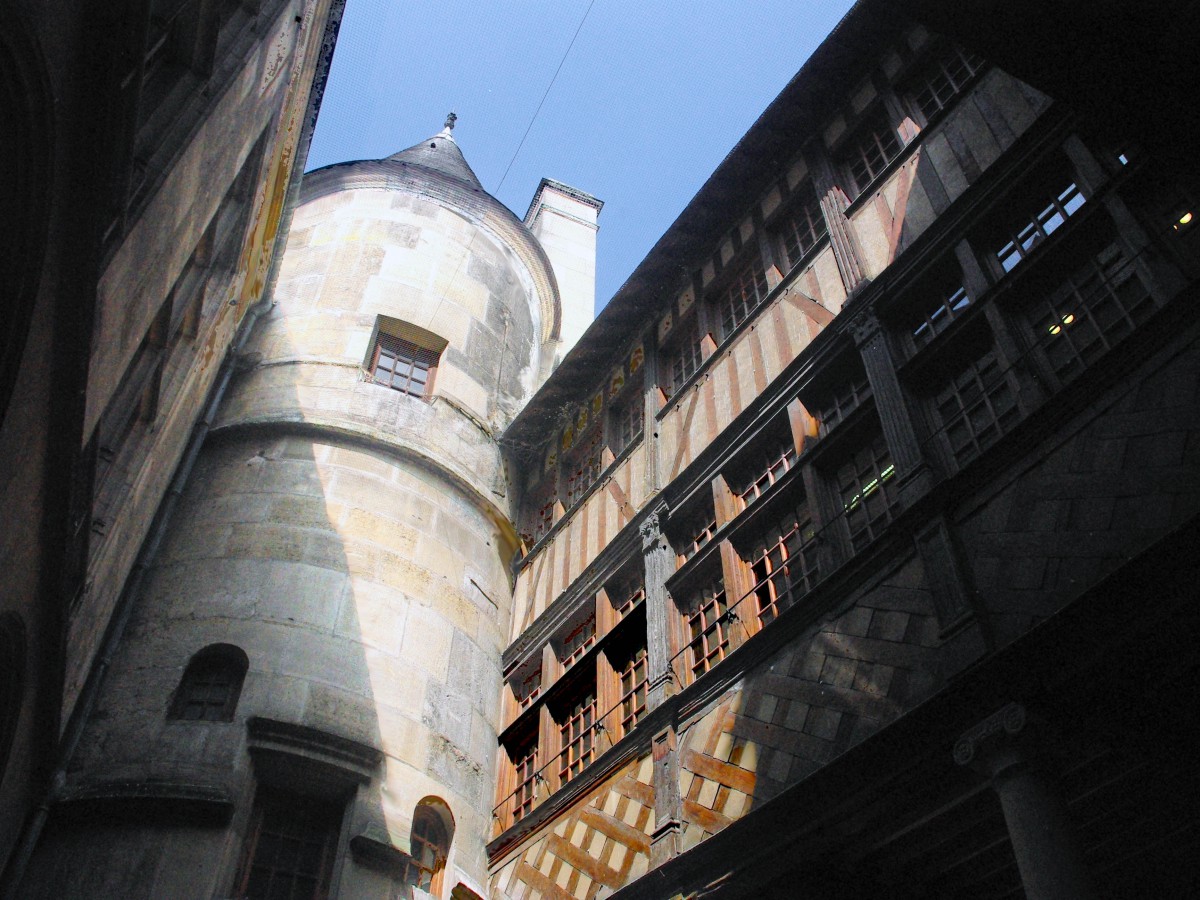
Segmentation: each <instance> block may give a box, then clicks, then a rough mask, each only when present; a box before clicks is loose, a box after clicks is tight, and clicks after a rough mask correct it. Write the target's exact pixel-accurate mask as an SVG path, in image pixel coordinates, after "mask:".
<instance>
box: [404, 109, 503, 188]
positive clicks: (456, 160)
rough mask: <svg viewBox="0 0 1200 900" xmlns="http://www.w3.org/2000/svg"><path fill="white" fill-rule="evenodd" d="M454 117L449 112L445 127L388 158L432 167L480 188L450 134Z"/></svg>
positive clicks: (477, 180) (428, 167) (480, 185)
mask: <svg viewBox="0 0 1200 900" xmlns="http://www.w3.org/2000/svg"><path fill="white" fill-rule="evenodd" d="M456 118H457V116H455V115H454V114H453V113H451V114H450V116H449V117H448V118H447V119H446V127H445V128H443V129H442V130H441V131H439V132H438V133H437V134H435V135H434V136H433V137H431V138H428V139H427V140H424V141H421V143H419V144H413V145H412V146H411V147H409V148H408V149H407V150H401V151H400V152H399V153H393V154H392V155H391V156H389V157H388V159H395V160H399V161H400V162H406V163H413V164H415V165H418V166H424V167H425V168H427V169H434V170H435V171H438V172H441V173H442V174H443V175H449V176H451V177H452V178H457V179H459V180H460V181H465V182H467V184H470V185H473V186H475V187H477V188H482V187H483V185H482V184H480V183H479V179H478V178H476V177H475V173H474V172H472V171H471V167H470V166H469V165H467V160H466V158H465V157H464V156H463V154H462V151H461V150H459V149H458V144H456V143H455V142H454V138H453V137H452V136H451V134H450V131H451V129H453V128H454V120H455V119H456Z"/></svg>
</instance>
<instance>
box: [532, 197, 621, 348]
mask: <svg viewBox="0 0 1200 900" xmlns="http://www.w3.org/2000/svg"><path fill="white" fill-rule="evenodd" d="M603 206H604V203H603V201H601V200H597V199H596V198H595V197H593V196H592V195H591V194H586V193H584V192H583V191H581V190H577V189H576V188H573V187H571V186H570V185H566V184H563V183H562V182H559V181H554V180H553V179H550V178H543V179H542V183H541V184H539V185H538V189H537V191H536V193H534V195H533V202H531V203H530V204H529V212H527V213H525V225H526V226H527V227H528V228H529V230H530V231H532V232H533V235H534V237H536V238H537V239H538V241H539V242H540V243H541V245H542V248H543V249H544V250H545V251H546V256H548V257H549V258H550V265H551V266H553V267H554V277H555V278H556V279H557V280H558V291H559V295H560V297H561V299H562V325H561V328H560V330H559V334H560V336H561V343H560V344H559V346H558V348H557V353H556V355H557V357H558V358H559V359H561V358H562V357H563V356H565V355H566V353H567V351H568V350H570V349H571V347H573V346H574V345H575V342H576V341H577V340H579V336H580V335H582V334H583V332H584V331H585V330H586V329H587V327H588V325H590V324H591V322H592V319H593V318H595V307H596V231H597V230H598V228H599V225H598V224H597V219H598V218H599V216H600V210H601V209H602V208H603Z"/></svg>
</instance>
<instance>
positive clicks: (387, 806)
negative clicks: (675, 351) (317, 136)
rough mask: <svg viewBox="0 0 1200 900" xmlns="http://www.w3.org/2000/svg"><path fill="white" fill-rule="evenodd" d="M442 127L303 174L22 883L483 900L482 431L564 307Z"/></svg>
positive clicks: (486, 499) (495, 575)
mask: <svg viewBox="0 0 1200 900" xmlns="http://www.w3.org/2000/svg"><path fill="white" fill-rule="evenodd" d="M452 127H453V120H452V119H451V120H448V122H447V127H446V128H445V130H443V131H442V132H441V133H439V134H437V135H435V136H434V137H431V138H429V139H428V140H426V141H423V142H421V143H420V144H417V145H416V146H414V147H411V148H409V149H408V150H405V151H403V152H400V153H397V154H395V155H393V156H391V157H388V158H387V159H382V160H373V161H359V162H350V163H344V164H339V165H334V166H330V167H328V168H325V169H321V170H318V171H316V172H313V173H310V174H309V175H308V176H306V177H305V179H304V183H303V188H302V193H301V197H300V200H299V203H298V206H297V208H296V212H295V217H294V220H293V223H292V229H291V234H290V238H289V242H288V246H287V251H286V253H285V255H284V258H283V263H282V267H281V272H280V277H279V281H278V287H277V289H276V292H275V304H274V307H273V308H272V309H271V310H270V311H268V312H266V313H264V314H263V317H262V318H261V319H260V320H259V322H258V324H257V326H256V328H255V330H254V332H253V334H252V336H251V338H250V340H249V342H248V344H247V345H246V346H245V348H244V349H243V350H242V363H243V365H242V367H241V372H240V374H238V375H237V376H236V377H235V378H234V380H233V382H232V385H231V386H230V388H229V390H228V393H227V394H226V396H225V397H224V400H223V402H222V404H221V406H220V409H219V413H218V415H217V417H216V420H215V422H214V423H213V426H212V431H211V434H210V437H209V439H208V441H207V442H206V443H205V445H204V447H203V450H202V451H201V453H200V455H199V458H198V459H197V461H196V464H195V469H194V471H193V473H192V475H191V477H190V479H189V481H188V484H187V487H186V492H185V494H184V495H183V498H182V502H181V503H180V504H179V510H180V511H179V513H178V514H177V515H176V517H175V520H174V522H173V523H172V526H171V530H170V532H169V534H168V536H167V538H166V542H165V544H164V546H163V549H162V551H161V552H160V554H159V557H158V560H157V562H156V564H155V567H154V568H153V570H152V571H151V572H150V574H149V576H148V578H147V580H146V582H145V587H144V589H143V590H142V592H141V596H140V597H139V598H138V602H137V604H136V606H135V611H134V613H133V619H132V621H131V622H130V626H129V630H128V632H127V637H126V639H125V641H124V642H123V645H122V648H121V650H120V652H119V654H118V655H117V657H116V658H115V659H114V660H113V663H112V668H111V671H110V675H109V677H108V679H107V682H106V685H105V688H104V691H103V695H102V696H101V698H100V700H99V703H98V707H97V710H98V711H97V714H96V715H95V716H94V717H93V721H92V724H91V725H90V729H89V733H88V734H87V735H86V736H85V738H84V741H83V746H82V747H81V750H80V752H79V754H78V755H77V757H76V761H75V766H74V769H73V771H72V772H71V775H70V778H69V782H70V783H69V785H68V786H67V793H68V796H70V797H73V798H75V799H76V801H77V802H75V803H68V804H66V805H65V806H66V807H68V808H71V807H73V808H74V809H75V810H76V812H74V813H72V814H69V815H64V816H60V817H59V819H58V820H57V824H56V825H55V827H53V828H52V829H51V830H50V832H49V833H48V834H47V837H46V840H45V841H44V842H43V844H42V848H41V850H40V851H39V856H38V858H37V859H35V863H34V865H35V867H37V868H40V871H39V872H38V873H37V874H36V877H33V878H31V879H30V883H32V884H35V885H38V886H39V888H40V889H41V890H42V893H41V894H39V895H38V896H46V897H50V896H54V897H70V896H88V897H117V896H119V897H135V896H137V897H173V898H186V897H196V898H201V897H204V898H210V897H227V896H229V897H240V896H244V895H247V894H251V895H254V896H259V895H260V894H257V893H255V891H259V890H263V885H264V884H266V883H267V882H271V880H272V879H274V882H272V883H273V884H275V885H279V884H282V883H283V882H282V881H281V879H285V880H286V879H292V880H291V881H289V882H287V883H288V884H292V885H296V886H299V888H302V889H303V890H308V887H307V886H306V884H307V882H305V879H309V880H311V881H313V882H314V883H315V884H317V885H318V887H317V888H316V890H317V892H318V894H317V895H320V890H321V889H320V886H319V885H320V883H322V882H324V883H326V884H328V885H329V886H330V888H331V889H332V890H333V891H335V892H336V894H337V895H338V896H341V897H354V898H359V897H381V898H382V897H403V896H407V893H406V892H407V891H409V890H410V889H413V888H415V889H418V893H417V896H422V895H421V894H420V893H419V890H420V889H423V890H426V891H427V892H428V893H430V894H432V895H433V896H437V897H449V896H451V894H452V893H453V896H454V897H470V896H474V895H475V894H480V895H482V894H484V893H485V891H484V888H483V887H482V886H483V885H484V884H485V883H486V878H487V868H486V855H485V852H484V845H485V842H486V840H487V838H488V837H489V836H490V833H491V819H490V816H491V812H490V810H491V806H492V790H493V784H494V765H495V757H496V746H497V742H496V734H497V728H498V725H499V722H498V716H499V713H498V697H499V694H500V686H501V667H500V654H501V650H502V649H503V647H504V644H505V641H506V638H507V635H508V626H509V621H508V620H509V615H510V603H511V582H510V579H511V576H510V573H509V569H508V564H509V562H510V560H511V559H512V557H513V555H514V553H515V552H516V550H517V546H518V545H517V540H518V539H517V537H516V535H515V532H514V530H513V528H512V526H511V524H510V522H511V518H512V512H511V510H510V509H509V505H508V504H509V494H508V490H507V480H508V479H507V477H506V473H505V471H504V465H503V461H502V458H501V454H500V450H499V447H498V445H497V442H496V435H497V434H499V433H500V431H501V430H502V429H503V428H504V427H505V426H506V425H507V423H508V422H509V421H510V420H511V418H512V417H513V415H514V414H515V413H516V411H517V410H518V409H519V408H520V406H521V404H522V403H523V402H524V400H525V399H527V398H528V396H529V395H530V394H531V393H532V391H533V389H534V388H535V387H536V384H537V383H538V382H539V379H540V378H541V377H542V375H543V373H544V370H545V369H546V368H548V364H547V361H546V359H544V357H546V356H547V354H552V353H553V350H554V348H555V347H556V346H558V344H559V339H560V335H559V328H560V319H561V312H560V310H561V304H560V302H559V298H558V288H557V286H556V279H555V276H554V273H553V270H552V267H551V264H550V261H549V259H548V258H547V256H546V253H545V252H544V251H543V249H542V247H541V246H540V244H539V243H538V241H537V240H536V239H535V238H534V236H533V235H532V233H531V232H530V230H529V229H528V228H527V226H526V225H525V224H523V223H522V221H521V220H520V219H519V218H517V217H516V216H514V215H513V214H512V213H511V212H510V211H509V210H508V209H507V208H506V207H504V206H503V205H502V204H501V203H499V202H498V201H497V200H495V199H494V198H493V197H491V196H490V195H489V194H488V193H487V192H486V191H484V189H483V188H482V186H481V185H480V183H479V180H478V179H477V178H476V177H475V174H474V173H473V172H472V171H471V168H470V167H469V166H468V164H467V163H466V161H465V159H464V158H463V155H462V153H461V152H460V150H459V148H458V146H457V145H456V143H455V141H454V139H453V137H452V135H451V128H452ZM98 803H99V804H102V805H103V809H104V810H105V812H104V816H103V817H102V819H103V820H102V821H101V820H100V817H97V816H95V815H92V816H89V815H88V814H87V813H88V811H89V810H95V809H97V804H98ZM147 808H150V809H152V810H154V811H155V815H154V816H150V817H147V815H145V814H144V813H145V811H146V809H147ZM114 809H115V810H131V809H136V810H138V811H139V812H138V813H137V814H136V815H130V816H128V817H124V818H123V817H122V815H114V814H113V810H114ZM287 847H301V848H305V849H303V851H302V853H301V856H303V858H304V859H307V860H310V862H307V863H302V864H300V865H299V867H297V866H296V865H294V864H292V863H290V860H291V857H289V856H288V852H290V851H287V850H286V848H287ZM280 848H285V849H280ZM68 859H69V860H70V864H69V865H65V864H64V861H65V860H68ZM289 865H291V869H289ZM306 866H307V868H308V869H311V871H301V870H303V869H305V867H306ZM261 895H263V896H265V893H263V894H261ZM284 895H285V896H286V893H285V894H284ZM302 895H303V896H310V895H311V894H309V893H299V892H298V893H295V894H293V896H302ZM272 896H274V895H273V894H272Z"/></svg>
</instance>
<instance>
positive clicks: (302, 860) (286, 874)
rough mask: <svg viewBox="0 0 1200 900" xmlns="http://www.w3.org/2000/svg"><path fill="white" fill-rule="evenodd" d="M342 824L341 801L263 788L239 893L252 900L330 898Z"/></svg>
mask: <svg viewBox="0 0 1200 900" xmlns="http://www.w3.org/2000/svg"><path fill="white" fill-rule="evenodd" d="M341 824H342V805H341V804H339V803H336V802H329V801H326V800H318V799H316V798H314V797H308V796H305V795H302V794H295V793H291V792H288V791H281V790H275V789H269V788H266V787H260V788H259V789H258V792H257V793H256V795H255V797H254V809H253V811H252V813H251V816H250V828H249V830H248V831H247V833H246V843H245V848H244V851H243V857H242V867H241V871H240V872H239V875H238V878H237V888H236V895H237V896H238V897H244V898H247V900H259V898H261V900H273V898H276V897H288V898H292V900H325V898H327V897H328V896H329V883H330V878H331V876H332V874H333V863H334V857H335V854H336V852H337V844H338V832H339V831H340V830H341Z"/></svg>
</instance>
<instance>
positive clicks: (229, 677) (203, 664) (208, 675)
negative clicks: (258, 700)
mask: <svg viewBox="0 0 1200 900" xmlns="http://www.w3.org/2000/svg"><path fill="white" fill-rule="evenodd" d="M248 667H249V660H248V659H247V658H246V654H245V653H244V652H243V651H242V650H240V649H239V648H237V647H234V646H232V645H230V644H214V645H212V646H211V647H205V648H204V649H203V650H201V651H200V652H199V653H197V654H196V655H195V656H193V657H192V659H191V661H190V662H189V663H188V666H187V669H186V670H184V673H183V678H182V679H181V680H180V682H179V688H178V689H177V690H176V691H175V697H174V699H173V700H172V702H171V711H170V713H169V716H168V717H169V718H171V719H183V720H185V721H192V722H229V721H231V720H232V719H233V712H234V710H235V709H236V708H237V702H238V697H239V696H241V693H242V682H243V681H244V680H245V678H246V669H247V668H248Z"/></svg>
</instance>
